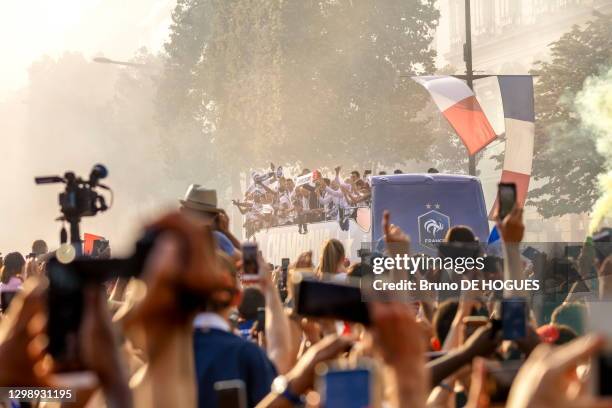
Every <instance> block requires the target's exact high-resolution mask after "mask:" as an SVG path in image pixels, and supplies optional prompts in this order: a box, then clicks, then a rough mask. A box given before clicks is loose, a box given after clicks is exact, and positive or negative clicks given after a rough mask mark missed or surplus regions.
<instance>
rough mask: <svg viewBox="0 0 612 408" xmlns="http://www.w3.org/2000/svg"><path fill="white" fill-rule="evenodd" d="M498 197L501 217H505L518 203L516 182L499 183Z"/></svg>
mask: <svg viewBox="0 0 612 408" xmlns="http://www.w3.org/2000/svg"><path fill="white" fill-rule="evenodd" d="M497 199H498V203H499V214H498V216H499V218H500V219H502V220H503V219H504V218H506V216H507V215H508V214H510V211H512V209H513V208H514V206H515V204H516V184H514V183H499V186H498V190H497Z"/></svg>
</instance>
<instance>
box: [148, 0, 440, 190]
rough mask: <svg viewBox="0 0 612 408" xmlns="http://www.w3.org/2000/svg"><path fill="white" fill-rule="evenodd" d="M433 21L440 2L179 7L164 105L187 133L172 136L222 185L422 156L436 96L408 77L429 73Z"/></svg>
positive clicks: (167, 117)
mask: <svg viewBox="0 0 612 408" xmlns="http://www.w3.org/2000/svg"><path fill="white" fill-rule="evenodd" d="M438 17H439V13H438V11H437V10H436V9H435V7H434V0H427V1H418V2H407V1H404V0H389V1H385V2H379V1H375V0H360V1H358V2H357V1H350V0H337V1H331V0H326V1H314V0H303V1H280V0H248V1H247V0H243V1H226V0H179V2H178V4H177V6H176V8H175V10H174V12H173V24H172V26H171V36H170V40H169V42H168V43H167V44H166V47H165V50H166V54H167V69H166V73H165V75H164V79H163V81H162V87H161V91H160V94H159V102H160V103H159V106H160V112H161V114H160V117H161V118H163V121H164V122H165V123H166V125H165V126H169V127H170V128H174V129H176V128H180V129H183V130H182V131H180V132H177V131H176V130H174V131H173V130H172V129H171V130H170V131H168V132H167V137H168V138H175V139H174V143H175V144H183V143H184V144H186V145H189V146H191V150H192V151H193V150H194V146H202V147H203V148H204V149H206V150H207V151H209V152H213V154H212V156H214V157H211V156H208V159H209V160H210V161H211V162H217V163H218V165H216V166H215V172H214V175H217V176H220V177H222V178H224V179H225V180H227V179H228V176H234V177H235V174H236V173H237V172H239V171H241V170H242V171H244V170H248V168H249V167H259V166H262V164H264V163H267V162H269V161H274V162H275V163H276V164H289V163H295V162H297V161H299V160H305V161H306V163H304V164H305V165H306V166H308V167H310V168H312V167H318V166H324V165H330V163H340V162H343V163H345V164H347V165H349V164H350V165H356V166H357V165H363V164H365V163H371V162H397V161H401V160H406V159H416V158H420V157H422V153H423V152H425V151H426V150H427V148H428V147H429V146H430V144H431V138H430V137H429V135H428V134H427V133H426V132H424V131H423V128H424V124H426V123H427V121H428V118H427V117H423V115H421V117H419V116H418V115H417V113H418V112H419V111H420V110H422V109H423V107H424V106H425V104H426V102H427V101H428V98H429V96H428V95H427V93H426V92H425V91H424V90H422V89H420V88H419V86H418V85H417V84H415V83H414V82H413V81H412V80H410V79H409V78H404V77H408V76H410V75H418V74H423V73H431V72H434V58H435V50H434V49H433V48H432V47H431V43H432V40H433V35H434V29H435V27H436V25H437V20H438ZM185 127H186V128H187V130H186V131H185V130H184V128H185ZM191 142H193V143H194V144H191ZM195 150H198V149H195ZM169 153H170V159H169V160H170V161H172V160H174V158H173V156H172V152H169ZM174 154H176V152H175V153H174ZM182 157H184V156H182ZM235 158H239V160H235ZM192 159H193V160H196V158H195V157H194V158H192ZM228 159H230V160H228ZM279 159H280V160H281V161H282V162H279ZM211 176H213V174H211ZM209 179H210V178H209ZM233 184H235V182H234V183H233Z"/></svg>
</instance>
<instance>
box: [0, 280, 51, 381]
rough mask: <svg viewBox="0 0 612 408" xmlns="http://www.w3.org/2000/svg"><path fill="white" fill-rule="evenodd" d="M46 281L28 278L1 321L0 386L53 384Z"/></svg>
mask: <svg viewBox="0 0 612 408" xmlns="http://www.w3.org/2000/svg"><path fill="white" fill-rule="evenodd" d="M45 286H46V284H45V283H43V282H42V281H39V280H37V279H35V278H32V279H28V280H27V281H26V283H25V284H24V287H23V289H22V290H21V291H20V292H19V293H18V294H17V295H16V296H15V298H14V299H13V301H12V302H11V306H10V307H9V309H8V313H7V314H6V316H5V317H4V318H3V319H2V321H1V323H0V364H1V369H0V387H16V386H23V387H25V386H28V387H45V386H49V385H51V383H52V380H51V377H50V372H51V369H52V364H51V360H50V358H49V357H48V355H47V354H46V351H45V348H46V344H47V340H46V302H45Z"/></svg>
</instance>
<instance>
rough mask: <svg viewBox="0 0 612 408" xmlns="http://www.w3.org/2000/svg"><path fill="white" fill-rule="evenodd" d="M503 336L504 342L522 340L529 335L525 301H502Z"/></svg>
mask: <svg viewBox="0 0 612 408" xmlns="http://www.w3.org/2000/svg"><path fill="white" fill-rule="evenodd" d="M501 309H502V310H501V312H502V319H501V320H502V334H503V339H504V340H516V339H522V338H524V337H525V336H526V335H527V307H526V302H525V300H524V299H504V300H502V307H501Z"/></svg>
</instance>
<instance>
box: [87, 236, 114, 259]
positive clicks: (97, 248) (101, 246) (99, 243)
mask: <svg viewBox="0 0 612 408" xmlns="http://www.w3.org/2000/svg"><path fill="white" fill-rule="evenodd" d="M109 246H110V242H109V241H108V240H107V239H97V240H95V241H94V242H93V248H92V250H91V256H92V257H93V258H97V257H99V256H100V255H102V254H103V253H104V251H106V250H107V249H108V247H109Z"/></svg>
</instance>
